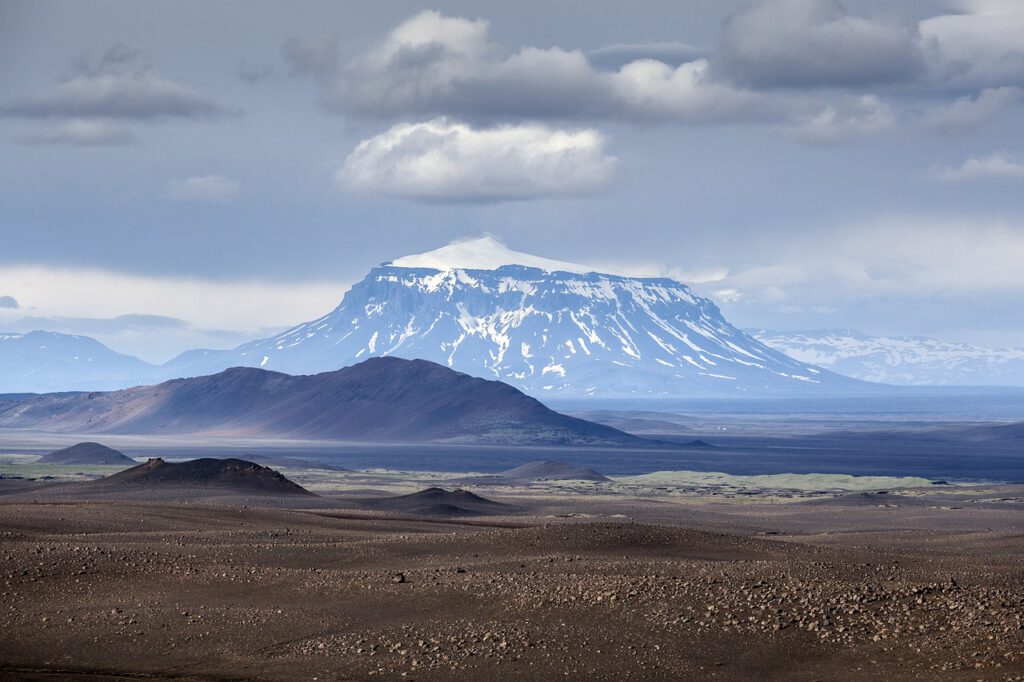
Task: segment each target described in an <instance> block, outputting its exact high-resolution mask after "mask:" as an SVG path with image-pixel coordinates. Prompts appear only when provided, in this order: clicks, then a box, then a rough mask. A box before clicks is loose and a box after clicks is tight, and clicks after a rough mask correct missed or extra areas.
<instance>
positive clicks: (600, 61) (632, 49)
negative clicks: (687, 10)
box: [587, 42, 708, 70]
mask: <svg viewBox="0 0 1024 682" xmlns="http://www.w3.org/2000/svg"><path fill="white" fill-rule="evenodd" d="M707 56H708V50H706V49H704V48H700V47H694V46H693V45H688V44H687V43H679V42H663V43H619V44H616V45H608V46H607V47H601V48H598V49H596V50H591V51H590V52H587V61H589V62H590V63H591V64H593V65H594V66H596V67H598V68H600V69H611V70H618V69H620V68H621V67H623V66H624V65H626V64H629V63H630V62H635V61H638V60H641V59H653V60H655V61H659V62H662V63H664V64H668V65H670V66H679V65H680V64H685V63H686V62H692V61H695V60H697V59H703V58H705V57H707Z"/></svg>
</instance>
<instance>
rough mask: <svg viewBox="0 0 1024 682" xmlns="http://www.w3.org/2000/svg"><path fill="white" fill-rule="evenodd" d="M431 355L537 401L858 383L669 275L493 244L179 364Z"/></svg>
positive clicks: (305, 369)
mask: <svg viewBox="0 0 1024 682" xmlns="http://www.w3.org/2000/svg"><path fill="white" fill-rule="evenodd" d="M381 355H392V356H398V357H403V358H423V359H427V360H432V361H434V362H438V363H440V364H443V365H447V366H449V367H451V368H453V369H456V370H458V371H461V372H465V373H467V374H472V375H476V376H481V377H485V378H489V379H500V380H502V381H505V382H508V383H510V384H512V385H514V386H516V387H518V388H521V389H522V390H524V391H526V392H527V393H530V394H532V395H536V396H546V395H549V396H550V395H557V396H560V397H561V396H565V397H569V396H590V395H594V396H606V397H657V396H686V395H720V394H728V395H736V394H747V395H749V394H762V393H765V392H780V391H781V392H791V391H796V392H806V391H808V390H814V389H816V388H817V389H820V388H822V387H841V386H845V385H849V384H855V383H856V382H853V381H851V380H849V379H846V378H844V377H839V376H836V375H833V374H831V373H828V372H825V371H822V370H820V369H817V368H814V367H811V366H809V365H807V364H804V363H802V362H799V361H796V360H793V359H791V358H789V357H786V356H785V355H783V354H781V353H779V352H777V351H774V350H772V349H770V348H768V347H767V346H765V345H763V344H761V343H760V342H759V341H757V340H755V339H753V338H752V337H750V336H748V335H747V334H745V333H744V332H742V331H740V330H739V329H737V328H736V327H734V326H732V325H731V324H729V323H728V322H727V321H726V320H725V319H724V318H723V317H722V314H721V313H720V311H719V310H718V308H717V307H716V306H715V304H714V303H712V302H711V301H709V300H708V299H705V298H701V297H699V296H697V295H695V294H694V293H693V292H692V291H690V289H689V288H688V287H687V286H686V285H684V284H681V283H679V282H676V281H674V280H671V279H666V278H634V277H624V276H618V275H611V274H603V273H598V272H592V271H589V269H588V268H586V267H583V266H578V265H573V264H570V263H562V262H558V261H551V260H547V259H543V258H538V257H535V256H530V255H527V254H520V253H516V252H513V251H510V250H508V249H507V248H505V247H504V246H503V245H501V244H499V243H497V242H495V241H494V240H492V239H490V238H484V239H480V240H474V241H470V242H463V243H460V244H455V245H451V246H448V247H444V248H442V249H438V250H437V251H433V252H430V253H427V254H421V255H417V256H409V257H405V258H399V259H397V260H395V261H393V262H391V263H386V264H383V265H381V266H379V267H377V268H374V269H373V270H372V271H370V273H369V274H368V275H367V276H366V277H365V278H364V279H363V280H362V281H361V282H359V283H357V284H356V285H354V286H353V287H352V289H351V290H350V291H349V292H348V293H346V294H345V297H344V300H343V301H342V302H341V304H340V305H339V306H338V307H337V308H336V309H335V310H333V311H332V312H331V313H329V314H327V315H325V316H324V317H321V318H320V319H317V320H313V321H312V322H308V323H305V324H301V325H299V326H297V327H294V328H292V329H290V330H288V331H286V332H284V333H282V334H281V335H279V336H276V337H273V338H269V339H264V340H260V341H254V342H252V343H248V344H245V345H243V346H241V347H239V348H237V349H235V350H233V351H227V352H224V353H214V352H209V353H206V354H205V355H202V356H198V357H195V356H193V357H191V358H187V357H186V358H182V361H183V363H182V367H181V370H182V371H183V372H186V373H188V374H192V375H194V374H201V373H208V372H211V371H216V370H219V369H222V368H224V367H227V366H232V365H246V366H252V367H263V368H265V369H273V370H277V371H281V372H287V373H289V374H311V373H316V372H323V371H327V370H333V369H337V368H339V367H343V366H346V365H350V364H352V363H355V362H358V361H360V360H363V359H365V358H367V357H371V356H381Z"/></svg>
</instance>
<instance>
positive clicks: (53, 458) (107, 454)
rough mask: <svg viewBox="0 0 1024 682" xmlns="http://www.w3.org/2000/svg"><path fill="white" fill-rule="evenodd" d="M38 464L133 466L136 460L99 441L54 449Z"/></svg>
mask: <svg viewBox="0 0 1024 682" xmlns="http://www.w3.org/2000/svg"><path fill="white" fill-rule="evenodd" d="M38 463H39V464H123V465H125V466H135V464H136V462H135V460H134V459H132V458H131V457H127V456H126V455H124V454H123V453H121V452H118V451H117V450H114V449H113V448H108V447H107V446H106V445H102V444H100V443H89V442H86V443H78V444H77V445H72V446H71V447H67V448H62V449H60V450H54V451H53V452H51V453H50V454H48V455H43V456H42V457H40V458H39V460H38Z"/></svg>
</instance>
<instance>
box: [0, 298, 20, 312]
mask: <svg viewBox="0 0 1024 682" xmlns="http://www.w3.org/2000/svg"><path fill="white" fill-rule="evenodd" d="M18 308H19V306H18V299H16V298H14V297H13V296H0V309H2V310H17V309H18Z"/></svg>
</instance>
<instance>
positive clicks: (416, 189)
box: [337, 118, 616, 201]
mask: <svg viewBox="0 0 1024 682" xmlns="http://www.w3.org/2000/svg"><path fill="white" fill-rule="evenodd" d="M604 145H605V141H604V138H603V136H602V135H601V134H600V133H599V132H597V131H596V130H589V129H584V130H560V129H555V128H550V127H548V126H544V125H539V124H523V125H506V126H497V127H491V128H474V127H472V126H470V125H467V124H465V123H457V122H453V121H449V120H447V119H444V118H438V119H434V120H431V121H426V122H423V123H402V124H399V125H396V126H394V127H392V128H390V129H389V130H387V131H385V132H383V133H381V134H379V135H376V136H374V137H371V138H369V139H366V140H363V141H362V142H360V143H359V145H358V146H357V147H356V148H355V150H353V152H352V153H351V154H349V155H348V158H346V159H345V164H344V166H343V167H342V168H341V169H340V170H339V171H338V174H337V178H338V181H339V182H340V183H342V184H343V185H344V186H345V187H348V188H350V189H353V190H356V191H360V192H369V193H379V194H387V195H393V196H400V197H407V198H412V199H421V200H432V201H494V200H509V199H529V198H535V197H543V196H554V195H566V194H580V193H587V192H591V191H593V190H595V189H597V188H599V187H601V186H603V185H605V184H606V183H607V182H608V181H609V180H610V179H611V176H612V172H613V170H614V167H615V162H616V160H615V158H614V157H612V156H609V155H607V154H606V153H605V151H604Z"/></svg>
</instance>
